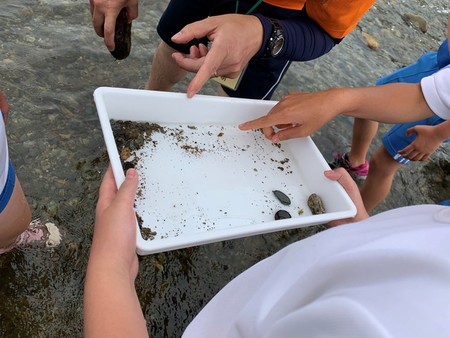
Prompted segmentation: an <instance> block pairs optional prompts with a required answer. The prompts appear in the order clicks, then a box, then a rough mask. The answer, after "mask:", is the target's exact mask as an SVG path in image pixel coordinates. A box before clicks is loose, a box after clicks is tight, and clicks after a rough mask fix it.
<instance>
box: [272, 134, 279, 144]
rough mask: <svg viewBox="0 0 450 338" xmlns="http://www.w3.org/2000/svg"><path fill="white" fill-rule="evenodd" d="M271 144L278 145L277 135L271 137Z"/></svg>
mask: <svg viewBox="0 0 450 338" xmlns="http://www.w3.org/2000/svg"><path fill="white" fill-rule="evenodd" d="M272 142H273V143H280V138H279V137H278V135H274V136H273V137H272Z"/></svg>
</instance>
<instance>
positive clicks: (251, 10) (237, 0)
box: [235, 0, 263, 14]
mask: <svg viewBox="0 0 450 338" xmlns="http://www.w3.org/2000/svg"><path fill="white" fill-rule="evenodd" d="M261 2H263V0H258V1H257V2H256V3H255V4H254V5H253V7H252V8H250V9H249V10H248V11H247V13H245V14H250V13H251V12H253V11H254V10H255V9H256V8H257V7H258V6H259V5H260V4H261ZM238 9H239V0H236V10H235V13H237V12H238Z"/></svg>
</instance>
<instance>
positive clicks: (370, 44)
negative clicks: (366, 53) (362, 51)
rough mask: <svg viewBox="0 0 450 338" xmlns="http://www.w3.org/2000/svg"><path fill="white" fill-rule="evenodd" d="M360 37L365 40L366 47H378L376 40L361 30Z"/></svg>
mask: <svg viewBox="0 0 450 338" xmlns="http://www.w3.org/2000/svg"><path fill="white" fill-rule="evenodd" d="M362 37H363V39H364V40H365V41H366V44H367V47H369V48H370V49H378V47H380V44H379V43H378V41H377V40H376V39H375V38H374V37H373V36H372V35H370V34H369V33H366V32H362Z"/></svg>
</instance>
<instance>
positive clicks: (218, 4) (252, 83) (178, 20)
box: [157, 0, 299, 100]
mask: <svg viewBox="0 0 450 338" xmlns="http://www.w3.org/2000/svg"><path fill="white" fill-rule="evenodd" d="M255 3H256V1H253V0H241V1H239V11H238V12H239V13H246V12H247V11H248V10H249V9H250V8H251V7H252V6H253V5H254V4H255ZM235 10H236V0H232V1H230V0H214V1H211V0H196V1H192V0H171V1H170V2H169V4H168V6H167V9H166V10H165V11H164V13H163V14H162V16H161V19H160V21H159V23H158V26H157V31H158V34H159V36H160V37H161V39H162V40H163V41H164V42H165V43H166V44H168V45H169V46H171V47H172V48H174V49H176V50H177V51H179V52H181V53H184V54H188V53H189V48H190V47H191V46H192V45H197V44H199V43H203V44H205V45H206V44H207V40H206V39H200V40H193V41H191V42H189V43H187V44H176V43H174V42H173V41H172V40H171V37H172V36H173V35H175V34H176V33H177V32H179V31H180V30H181V29H182V28H183V27H184V26H186V25H187V24H190V23H192V22H195V21H199V20H203V19H205V18H207V17H208V16H211V15H221V14H229V13H235ZM257 12H258V13H261V14H263V15H265V14H266V15H267V16H269V17H271V18H275V19H277V18H278V19H283V18H290V17H293V16H298V15H299V11H295V10H289V9H283V8H279V7H275V6H271V5H268V4H266V3H264V2H262V3H261V4H260V5H259V6H258V8H257ZM290 64H291V61H289V60H280V59H275V58H267V59H251V60H250V62H249V64H248V66H247V68H246V70H245V73H244V75H243V76H242V78H241V81H240V84H239V86H238V88H237V89H236V90H232V89H229V88H226V87H222V88H223V89H224V90H225V92H226V93H227V94H228V95H229V96H231V97H241V98H248V99H258V100H259V99H264V100H270V98H271V97H272V95H273V93H274V91H275V89H276V87H277V86H278V84H279V83H280V81H281V79H282V77H283V76H284V74H285V73H286V71H287V70H288V68H289V66H290Z"/></svg>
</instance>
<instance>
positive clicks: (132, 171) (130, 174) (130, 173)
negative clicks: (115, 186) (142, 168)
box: [126, 168, 136, 178]
mask: <svg viewBox="0 0 450 338" xmlns="http://www.w3.org/2000/svg"><path fill="white" fill-rule="evenodd" d="M126 176H127V178H134V177H135V176H136V170H135V169H133V168H130V169H128V170H127V175H126Z"/></svg>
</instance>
